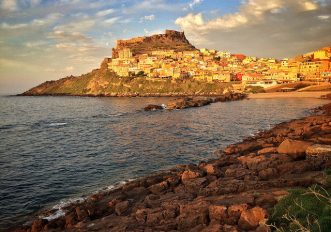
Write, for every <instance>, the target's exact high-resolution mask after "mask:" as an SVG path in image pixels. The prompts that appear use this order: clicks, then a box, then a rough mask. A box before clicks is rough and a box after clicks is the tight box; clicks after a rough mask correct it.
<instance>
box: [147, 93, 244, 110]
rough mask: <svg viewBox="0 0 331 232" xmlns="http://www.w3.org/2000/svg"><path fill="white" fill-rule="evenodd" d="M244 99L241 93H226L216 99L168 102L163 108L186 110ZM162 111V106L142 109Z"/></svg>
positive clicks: (190, 98) (196, 98)
mask: <svg viewBox="0 0 331 232" xmlns="http://www.w3.org/2000/svg"><path fill="white" fill-rule="evenodd" d="M246 97H247V95H246V94H242V93H228V94H224V95H222V96H217V97H204V96H200V97H199V96H198V97H183V98H176V99H174V100H171V101H169V102H168V104H167V105H166V107H165V108H166V109H168V110H175V109H177V110H179V109H186V108H191V107H201V106H206V105H209V104H211V103H215V102H225V101H238V100H243V99H245V98H246ZM162 109H164V107H163V106H160V105H152V104H151V105H148V106H146V107H145V108H144V110H145V111H153V110H162Z"/></svg>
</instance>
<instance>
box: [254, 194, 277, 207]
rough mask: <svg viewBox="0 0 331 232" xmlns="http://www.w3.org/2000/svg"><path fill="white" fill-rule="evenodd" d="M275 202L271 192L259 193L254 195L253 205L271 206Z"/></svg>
mask: <svg viewBox="0 0 331 232" xmlns="http://www.w3.org/2000/svg"><path fill="white" fill-rule="evenodd" d="M276 203H277V199H276V197H275V196H273V195H272V194H261V195H259V196H257V197H256V199H255V205H257V206H260V207H262V208H265V209H266V208H271V207H273V206H274V205H275V204H276Z"/></svg>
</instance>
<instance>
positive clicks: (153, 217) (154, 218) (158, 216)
mask: <svg viewBox="0 0 331 232" xmlns="http://www.w3.org/2000/svg"><path fill="white" fill-rule="evenodd" d="M161 220H163V214H162V211H161V209H160V210H157V211H156V212H151V213H148V214H147V219H146V224H147V225H155V224H160V222H161Z"/></svg>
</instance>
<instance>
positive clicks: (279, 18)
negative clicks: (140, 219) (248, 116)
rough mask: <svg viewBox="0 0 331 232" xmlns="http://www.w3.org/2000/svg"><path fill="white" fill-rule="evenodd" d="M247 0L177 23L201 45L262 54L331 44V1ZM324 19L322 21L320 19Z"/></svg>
mask: <svg viewBox="0 0 331 232" xmlns="http://www.w3.org/2000/svg"><path fill="white" fill-rule="evenodd" d="M321 4H322V3H320V2H318V1H314V0H272V1H265V0H247V1H243V2H242V5H241V6H240V8H239V10H238V11H237V12H233V13H231V14H225V15H221V16H218V17H217V16H216V17H214V18H211V19H208V20H207V19H205V17H204V14H203V13H196V14H193V13H189V14H187V15H186V16H183V17H179V18H177V19H176V21H175V23H176V24H177V25H179V26H180V28H181V29H183V30H184V31H185V33H186V34H187V35H188V38H189V39H190V40H192V42H193V43H194V44H195V45H197V46H200V47H210V48H216V49H227V50H228V49H229V50H231V51H234V52H245V53H247V54H251V55H259V56H271V55H274V56H277V57H282V56H289V55H295V54H298V53H300V52H307V51H309V50H313V49H316V48H318V47H319V46H326V45H329V44H330V39H329V35H330V34H331V27H330V26H329V25H328V24H327V21H328V20H329V17H328V16H329V15H330V13H331V3H330V2H328V3H326V2H324V3H323V4H324V5H323V7H322V5H321ZM321 21H323V22H321Z"/></svg>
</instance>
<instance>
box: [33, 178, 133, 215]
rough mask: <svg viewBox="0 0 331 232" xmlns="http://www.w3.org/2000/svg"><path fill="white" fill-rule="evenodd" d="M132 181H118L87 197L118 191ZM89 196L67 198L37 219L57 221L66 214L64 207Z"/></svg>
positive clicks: (82, 200)
mask: <svg viewBox="0 0 331 232" xmlns="http://www.w3.org/2000/svg"><path fill="white" fill-rule="evenodd" d="M134 180H135V179H127V180H122V181H119V182H117V183H115V184H113V185H108V186H106V187H103V188H102V189H98V190H96V191H94V192H92V193H91V194H90V195H89V196H91V195H95V194H100V193H103V192H109V191H112V190H114V189H118V188H120V187H122V186H123V185H125V184H126V183H129V182H131V181H134ZM89 196H87V197H76V198H69V199H67V200H62V201H60V203H58V204H56V205H54V206H53V207H52V208H51V209H50V210H47V212H46V213H43V214H41V215H40V216H39V218H41V219H46V220H48V221H51V220H54V219H57V218H59V217H62V216H64V215H65V213H66V211H65V208H66V207H68V206H69V205H71V204H77V203H82V202H84V201H85V200H86V199H88V197H89Z"/></svg>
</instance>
